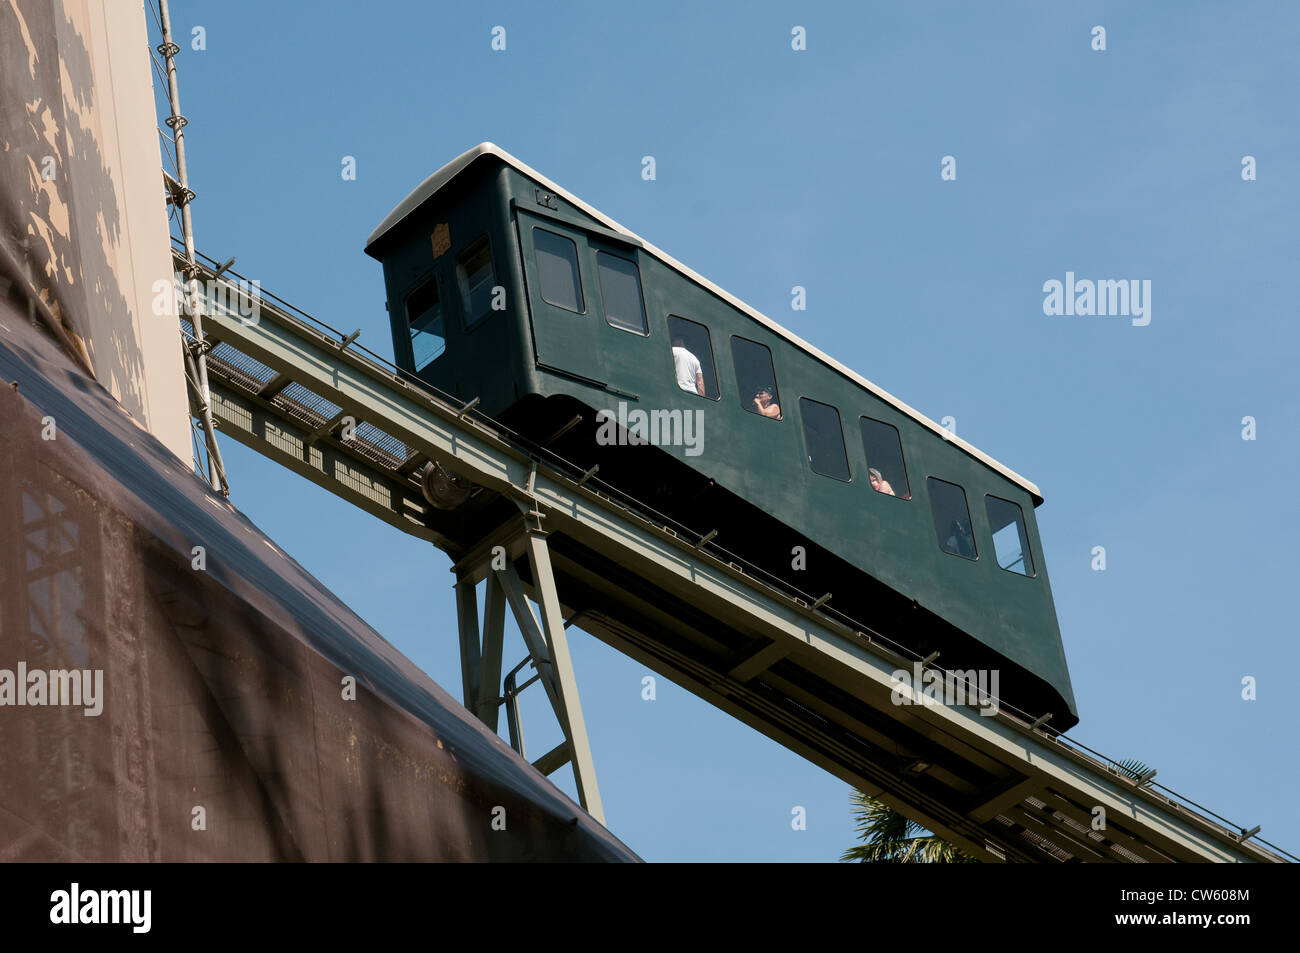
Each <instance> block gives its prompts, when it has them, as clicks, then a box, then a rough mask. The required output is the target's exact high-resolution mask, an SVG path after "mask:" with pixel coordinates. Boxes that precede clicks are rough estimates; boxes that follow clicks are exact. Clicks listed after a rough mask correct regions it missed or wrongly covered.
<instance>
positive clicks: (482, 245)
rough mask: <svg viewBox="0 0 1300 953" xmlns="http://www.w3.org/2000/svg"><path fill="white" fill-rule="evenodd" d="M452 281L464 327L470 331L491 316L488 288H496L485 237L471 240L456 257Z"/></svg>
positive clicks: (490, 291)
mask: <svg viewBox="0 0 1300 953" xmlns="http://www.w3.org/2000/svg"><path fill="white" fill-rule="evenodd" d="M456 280H457V281H458V282H459V284H460V298H461V302H462V304H463V306H464V309H465V327H466V328H472V327H473V326H474V325H476V324H478V322H480V321H482V320H483V319H484V318H485V317H487V316H488V314H490V313H491V311H492V288H493V287H494V286H495V285H496V271H495V269H493V267H492V246H491V245H490V244H489V243H488V237H487V236H486V235H480V236H479V237H478V238H476V239H474V241H472V242H470V244H469V246H468V247H466V249H465V250H464V251H462V252H461V253H460V254H459V255H457V256H456Z"/></svg>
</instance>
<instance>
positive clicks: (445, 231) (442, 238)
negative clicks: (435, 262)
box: [433, 222, 451, 258]
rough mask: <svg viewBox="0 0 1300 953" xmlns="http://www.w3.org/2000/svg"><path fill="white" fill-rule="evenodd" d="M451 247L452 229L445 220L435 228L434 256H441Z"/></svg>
mask: <svg viewBox="0 0 1300 953" xmlns="http://www.w3.org/2000/svg"><path fill="white" fill-rule="evenodd" d="M450 247H451V229H449V228H448V227H447V223H446V222H443V223H441V224H440V225H438V226H437V227H436V228H435V229H434V230H433V257H434V258H441V257H442V256H443V255H444V254H446V252H447V249H448V248H450Z"/></svg>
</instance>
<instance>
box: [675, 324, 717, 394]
mask: <svg viewBox="0 0 1300 953" xmlns="http://www.w3.org/2000/svg"><path fill="white" fill-rule="evenodd" d="M668 340H669V341H670V342H671V344H672V354H673V374H674V376H675V377H676V378H677V386H678V387H679V388H681V389H682V390H684V391H686V392H687V393H688V394H698V395H699V396H700V397H707V398H708V399H709V400H717V399H718V370H717V366H716V365H715V364H714V363H713V342H712V340H711V339H710V337H709V329H708V328H706V327H705V326H704V325H702V324H700V323H699V322H698V321H691V320H688V319H687V318H679V317H677V315H675V314H670V315H668Z"/></svg>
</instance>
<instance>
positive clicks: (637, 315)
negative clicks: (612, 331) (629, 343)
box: [596, 251, 650, 334]
mask: <svg viewBox="0 0 1300 953" xmlns="http://www.w3.org/2000/svg"><path fill="white" fill-rule="evenodd" d="M596 272H597V274H598V275H599V277H600V296H601V298H602V299H603V300H604V302H605V320H606V321H607V322H609V324H610V325H611V326H613V327H616V328H622V329H623V330H624V331H631V332H632V333H634V334H649V333H650V328H649V326H648V325H647V324H646V318H645V302H644V301H643V300H642V297H641V275H640V274H639V273H638V271H637V267H636V262H634V261H628V260H627V259H626V258H619V257H618V256H617V255H611V254H609V253H608V252H603V251H601V252H596Z"/></svg>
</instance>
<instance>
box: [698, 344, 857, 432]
mask: <svg viewBox="0 0 1300 953" xmlns="http://www.w3.org/2000/svg"><path fill="white" fill-rule="evenodd" d="M729 339H730V342H731V369H732V371H733V372H734V373H735V376H736V400H737V401H738V402H739V403H740V408H741V410H744V411H745V412H746V413H749V414H753V415H754V416H755V417H760V418H762V419H763V420H770V421H772V422H774V423H780V422H781V421H783V420H787V419H788V418H787V417H786V415H785V408H784V407H781V383H780V381H778V380H777V379H776V358H774V357H773V356H772V349H771V348H770V347H768V346H767V345H766V344H764V343H763V342H762V341H755V340H754V339H753V338H747V337H745V336H744V335H743V334H732V335H730V336H729ZM736 341H744V342H745V343H746V344H752V345H754V346H755V347H761V348H762V349H763V350H765V351H767V364H768V367H770V368H771V369H772V391H773V393H772V400H773V401H774V402H775V403H776V405H777V406H778V407H781V416H780V417H769V416H767V414H760V413H759V412H758V411H756V410H753V409H751V408H750V405H749V404H746V403H745V396H744V393H743V392H742V389H741V386H740V365H739V364H738V363H737V362H736ZM719 390H721V388H719ZM846 455H847V452H846Z"/></svg>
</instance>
